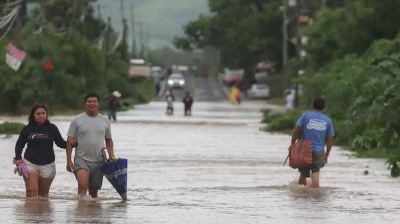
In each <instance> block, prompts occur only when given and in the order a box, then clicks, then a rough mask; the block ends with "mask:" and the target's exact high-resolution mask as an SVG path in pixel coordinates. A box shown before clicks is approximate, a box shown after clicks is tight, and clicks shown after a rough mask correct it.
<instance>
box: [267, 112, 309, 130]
mask: <svg viewBox="0 0 400 224" xmlns="http://www.w3.org/2000/svg"><path fill="white" fill-rule="evenodd" d="M300 115H301V111H300V110H291V111H288V112H286V113H283V114H271V113H270V112H265V114H264V119H263V122H265V123H266V124H267V126H266V128H265V130H266V131H271V132H276V131H281V132H290V130H292V129H293V127H294V125H295V123H296V121H297V119H298V118H299V117H300Z"/></svg>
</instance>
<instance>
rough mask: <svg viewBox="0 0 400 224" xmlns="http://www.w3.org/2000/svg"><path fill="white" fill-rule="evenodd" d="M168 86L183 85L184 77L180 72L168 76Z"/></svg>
mask: <svg viewBox="0 0 400 224" xmlns="http://www.w3.org/2000/svg"><path fill="white" fill-rule="evenodd" d="M168 87H170V88H183V87H185V78H184V77H183V75H182V74H178V73H175V74H171V75H170V76H169V78H168Z"/></svg>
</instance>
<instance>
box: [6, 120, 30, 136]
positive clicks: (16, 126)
mask: <svg viewBox="0 0 400 224" xmlns="http://www.w3.org/2000/svg"><path fill="white" fill-rule="evenodd" d="M24 126H25V124H22V123H18V122H4V123H2V124H0V134H2V135H6V136H7V137H8V136H11V135H15V134H19V133H20V132H21V130H22V128H23V127H24Z"/></svg>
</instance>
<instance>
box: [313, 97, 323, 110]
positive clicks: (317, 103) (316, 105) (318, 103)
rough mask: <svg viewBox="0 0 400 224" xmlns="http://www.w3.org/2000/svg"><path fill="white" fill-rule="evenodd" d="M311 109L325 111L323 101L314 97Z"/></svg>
mask: <svg viewBox="0 0 400 224" xmlns="http://www.w3.org/2000/svg"><path fill="white" fill-rule="evenodd" d="M313 108H314V109H316V110H323V109H325V100H324V98H322V97H315V98H314V101H313Z"/></svg>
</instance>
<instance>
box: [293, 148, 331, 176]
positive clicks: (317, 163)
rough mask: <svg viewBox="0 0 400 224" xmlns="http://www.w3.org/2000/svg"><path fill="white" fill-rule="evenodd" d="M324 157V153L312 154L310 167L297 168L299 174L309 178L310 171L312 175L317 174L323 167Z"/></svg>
mask: <svg viewBox="0 0 400 224" xmlns="http://www.w3.org/2000/svg"><path fill="white" fill-rule="evenodd" d="M324 155H325V152H324V151H322V152H317V153H315V152H313V154H312V158H313V159H312V164H311V166H310V167H307V168H299V172H300V173H301V174H302V176H305V177H310V171H311V172H313V173H315V172H319V170H320V169H321V168H322V167H324V166H325V160H324Z"/></svg>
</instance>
